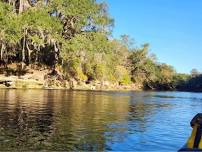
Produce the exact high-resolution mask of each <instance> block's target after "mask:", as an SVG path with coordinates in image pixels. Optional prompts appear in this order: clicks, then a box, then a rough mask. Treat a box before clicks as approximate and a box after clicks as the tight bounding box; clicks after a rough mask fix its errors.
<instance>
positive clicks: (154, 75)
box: [0, 0, 202, 92]
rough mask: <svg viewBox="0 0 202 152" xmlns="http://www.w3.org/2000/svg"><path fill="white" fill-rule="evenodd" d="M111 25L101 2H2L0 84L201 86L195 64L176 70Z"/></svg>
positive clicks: (195, 88) (194, 88) (77, 87)
mask: <svg viewBox="0 0 202 152" xmlns="http://www.w3.org/2000/svg"><path fill="white" fill-rule="evenodd" d="M113 27H114V19H113V18H112V17H111V16H110V14H109V13H108V7H107V4H106V3H104V2H101V3H98V2H96V1H95V0H57V1H56V0H50V1H43V0H34V1H30V0H13V1H10V0H4V1H0V88H24V89H29V88H40V89H51V88H52V89H73V90H181V91H198V92H199V91H202V75H201V73H200V72H198V71H197V70H196V69H193V70H192V71H191V74H181V73H177V72H176V71H175V69H174V68H173V67H172V66H170V65H168V64H165V63H159V62H158V61H157V59H156V56H155V55H154V54H152V53H150V48H149V44H147V43H145V44H143V45H142V46H138V45H136V44H135V43H134V40H133V39H131V38H130V36H128V35H122V36H121V37H120V38H113V37H112V30H113Z"/></svg>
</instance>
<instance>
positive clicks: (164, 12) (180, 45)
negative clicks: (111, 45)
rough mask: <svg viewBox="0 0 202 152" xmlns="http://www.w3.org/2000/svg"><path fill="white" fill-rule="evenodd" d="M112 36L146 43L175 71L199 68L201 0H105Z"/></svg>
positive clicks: (201, 67)
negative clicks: (121, 36) (107, 6)
mask: <svg viewBox="0 0 202 152" xmlns="http://www.w3.org/2000/svg"><path fill="white" fill-rule="evenodd" d="M106 2H107V3H108V5H109V12H110V14H111V16H112V17H113V18H114V19H115V28H114V30H113V36H114V37H116V38H117V37H119V36H120V35H123V34H127V35H130V36H131V38H134V40H135V42H136V44H137V45H140V44H143V43H146V42H148V43H150V49H151V52H152V53H155V54H156V55H157V58H158V60H159V61H160V62H164V63H167V64H170V65H172V66H174V67H175V69H176V70H177V72H182V73H189V72H190V71H191V69H192V68H197V69H198V70H199V71H202V0H106Z"/></svg>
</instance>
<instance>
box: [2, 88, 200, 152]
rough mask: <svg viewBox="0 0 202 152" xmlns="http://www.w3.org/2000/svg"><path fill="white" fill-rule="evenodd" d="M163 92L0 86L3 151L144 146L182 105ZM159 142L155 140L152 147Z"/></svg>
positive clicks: (157, 134)
mask: <svg viewBox="0 0 202 152" xmlns="http://www.w3.org/2000/svg"><path fill="white" fill-rule="evenodd" d="M159 96H160V97H162V95H161V94H156V93H136V92H125V93H123V92H120V93H117V92H91V91H59V90H58V91H57V90H43V91H42V90H0V97H1V98H0V150H4V151H5V150H57V151H64V150H66V151H70V150H86V151H89V150H90V151H105V150H138V151H140V150H144V149H145V147H146V146H150V147H152V145H153V144H154V143H153V142H151V143H150V139H151V138H150V137H152V138H158V136H161V134H159V132H158V129H161V128H158V127H159V126H160V127H165V128H168V127H167V126H166V125H168V123H170V116H169V114H168V113H170V112H171V111H175V110H176V107H177V106H178V99H177V98H165V100H162V99H161V98H158V97H159ZM165 96H166V95H165ZM167 96H169V95H167ZM170 96H174V95H170ZM160 99H161V100H160ZM170 100H172V102H171V101H170ZM174 100H175V102H174ZM200 104H201V103H198V102H197V103H195V105H191V104H188V105H189V106H191V107H193V106H198V105H200ZM177 108H178V107H177ZM183 110H186V107H185V109H183ZM166 112H168V113H166ZM176 114H177V113H176ZM191 114H192V113H191V112H190V117H191ZM171 116H172V115H171ZM166 117H168V118H169V119H166ZM160 119H163V120H165V122H164V121H161V122H160V121H159V120H160ZM171 121H172V120H171ZM161 123H162V125H159V124H161ZM156 126H158V127H156ZM168 129H170V128H168ZM171 138H172V137H171ZM162 141H163V139H162ZM120 146H121V147H120ZM175 146H176V145H175ZM156 147H158V146H157V145H153V150H155V148H156Z"/></svg>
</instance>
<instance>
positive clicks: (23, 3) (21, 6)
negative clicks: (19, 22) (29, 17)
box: [19, 0, 31, 14]
mask: <svg viewBox="0 0 202 152" xmlns="http://www.w3.org/2000/svg"><path fill="white" fill-rule="evenodd" d="M30 7H31V5H30V4H29V2H28V0H20V2H19V14H20V13H22V12H23V11H24V10H26V9H28V8H30Z"/></svg>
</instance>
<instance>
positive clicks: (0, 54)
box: [0, 43, 5, 60]
mask: <svg viewBox="0 0 202 152" xmlns="http://www.w3.org/2000/svg"><path fill="white" fill-rule="evenodd" d="M4 49H5V46H4V44H3V43H2V44H1V53H0V60H2V59H3V52H4Z"/></svg>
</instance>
